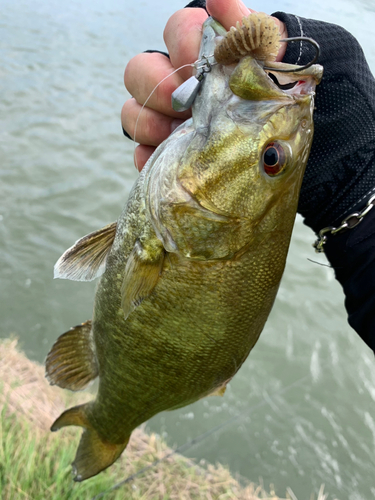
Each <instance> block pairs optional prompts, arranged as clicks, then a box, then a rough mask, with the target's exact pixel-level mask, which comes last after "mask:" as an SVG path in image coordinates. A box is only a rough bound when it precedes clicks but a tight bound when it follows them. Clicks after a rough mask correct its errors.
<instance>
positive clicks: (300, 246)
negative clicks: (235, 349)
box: [0, 0, 375, 500]
mask: <svg viewBox="0 0 375 500" xmlns="http://www.w3.org/2000/svg"><path fill="white" fill-rule="evenodd" d="M2 5H3V8H2V18H1V20H0V54H1V55H0V57H1V64H0V122H1V127H0V158H1V169H0V175H1V179H0V182H1V184H0V190H1V196H0V248H1V253H0V287H1V288H0V290H1V292H0V293H1V295H0V296H1V300H0V314H1V318H2V325H1V334H2V336H4V337H6V336H8V335H9V334H11V333H13V334H15V335H17V336H18V337H19V338H20V342H21V345H22V346H23V348H24V349H25V350H26V352H27V354H28V355H29V356H30V357H31V358H32V359H37V360H39V361H43V359H44V357H45V355H46V353H47V352H48V349H49V347H50V346H51V345H52V343H53V341H54V340H55V339H56V338H57V336H58V335H59V334H60V333H62V332H64V331H66V330H67V329H68V328H69V327H70V326H72V325H75V324H77V323H80V322H82V321H85V320H86V319H88V318H90V317H91V314H92V303H93V295H94V290H95V283H74V282H68V281H61V280H56V281H53V280H52V268H53V264H54V262H55V261H56V260H57V258H58V257H59V256H60V254H61V253H62V251H63V250H65V249H66V248H67V247H68V246H70V245H71V244H72V243H73V242H74V241H75V240H77V239H78V238H79V237H81V236H83V235H84V234H86V233H88V232H90V231H92V230H95V229H97V228H99V227H102V226H103V225H105V224H107V223H109V222H111V221H113V220H116V219H117V217H118V215H119V213H120V211H121V209H122V206H123V204H124V203H125V200H126V198H127V196H128V193H129V190H130V188H131V186H132V184H133V182H134V180H135V179H136V176H137V173H136V171H135V169H134V167H133V165H132V155H133V148H132V144H131V143H130V141H127V140H125V139H124V138H123V137H122V133H121V125H120V111H121V107H122V104H123V102H124V101H125V99H126V98H127V97H128V96H127V93H126V91H125V90H124V87H123V83H122V75H123V70H124V68H125V65H126V62H127V61H128V60H129V59H130V58H131V57H132V56H134V55H135V54H137V53H139V52H141V51H143V50H146V49H148V48H159V49H162V48H163V41H162V30H163V26H164V24H165V22H166V20H167V19H168V17H169V16H170V15H171V14H172V13H173V12H174V10H175V9H177V8H179V7H183V5H184V2H181V1H172V0H168V1H164V2H160V3H159V4H157V3H156V2H152V1H151V0H147V1H142V2H139V3H137V5H134V2H130V1H128V0H123V1H121V2H120V1H119V0H109V1H107V2H105V3H104V2H93V1H90V2H89V1H88V0H82V1H78V0H73V1H70V2H67V3H63V4H62V3H61V2H57V1H50V2H44V1H40V0H28V1H24V0H17V1H16V2H14V1H12V2H11V1H10V0H4V2H3V4H2ZM251 7H253V8H254V9H258V10H262V11H265V12H273V11H276V10H284V11H286V12H293V13H296V14H298V15H301V16H304V17H312V18H316V19H322V20H326V21H329V22H336V23H337V24H341V25H342V26H344V27H346V28H347V29H348V30H349V31H351V32H352V33H353V34H354V35H355V36H356V37H357V38H358V39H359V41H360V43H361V44H362V46H363V48H364V51H365V53H366V56H367V58H368V60H369V63H370V66H371V68H372V70H373V71H375V48H374V44H373V35H374V28H373V26H374V23H375V8H374V3H373V1H372V0H356V1H347V0H344V1H343V0H327V1H325V2H321V1H318V0H311V1H310V2H308V3H305V2H304V3H302V2H297V1H295V0H291V1H286V0H283V1H278V2H276V0H274V1H270V0H268V1H263V2H261V1H260V0H256V1H254V3H253V4H252V5H251ZM313 240H314V235H313V233H312V231H311V230H309V229H308V228H306V227H304V226H303V224H302V221H301V220H300V219H298V220H297V222H296V227H295V231H294V235H293V241H292V246H291V251H290V254H289V258H288V265H287V269H286V271H285V275H284V278H283V281H282V284H281V288H280V292H279V295H278V298H277V301H276V304H275V307H274V309H273V311H272V313H271V316H270V319H269V321H268V323H267V325H266V328H265V330H264V332H263V334H262V336H261V339H260V341H259V343H258V344H257V346H256V347H255V349H254V350H253V352H252V353H251V355H250V357H249V359H248V360H247V362H246V363H245V364H244V366H243V367H242V369H241V370H240V372H239V373H238V374H237V376H236V377H235V379H234V380H233V382H232V383H231V384H230V385H229V387H228V390H227V393H226V395H225V397H224V398H208V399H205V400H203V401H200V402H198V403H196V404H194V405H192V406H189V407H187V408H183V409H181V410H178V411H174V412H169V413H168V412H166V413H163V414H161V415H158V416H156V417H154V418H153V419H152V420H151V421H150V422H149V424H148V426H149V428H150V429H152V430H154V431H156V432H159V433H160V434H163V435H164V436H165V437H166V439H167V441H168V442H169V444H171V445H174V444H177V445H179V444H182V443H184V442H185V441H186V440H187V439H189V438H192V437H195V436H197V435H200V434H201V433H204V432H205V431H207V430H209V429H211V428H212V427H214V426H216V425H220V424H222V423H224V422H227V421H228V420H229V419H230V418H231V417H233V416H236V415H242V416H241V417H240V418H237V419H234V420H232V421H231V422H230V423H228V424H227V425H225V426H224V427H222V428H221V429H220V430H218V431H216V432H215V433H213V434H211V435H210V436H209V437H207V438H206V439H204V440H203V441H201V443H200V444H198V445H196V446H195V447H194V448H192V449H190V450H189V452H188V455H189V456H194V457H197V458H198V459H206V460H208V461H210V462H216V461H220V462H222V463H224V464H227V465H228V466H229V467H230V469H231V470H232V471H233V472H239V473H240V474H242V475H243V476H245V477H248V478H250V479H252V480H254V481H258V478H260V477H261V478H263V482H264V483H265V484H266V485H268V484H269V483H273V484H274V485H275V487H276V490H277V492H279V494H280V495H281V494H283V493H284V491H285V488H286V487H287V486H290V487H291V488H292V489H293V491H294V492H295V494H296V495H297V496H298V498H301V499H303V498H309V495H310V493H311V492H312V491H315V492H316V491H317V490H318V488H319V486H320V484H321V483H325V484H326V490H327V491H328V492H330V493H331V496H330V498H334V496H336V497H337V498H339V499H340V500H347V499H349V500H369V499H371V498H373V497H374V496H375V480H374V470H375V455H374V450H375V420H374V418H375V363H374V357H373V355H372V353H371V352H370V351H369V349H368V348H367V347H366V346H365V345H364V344H363V343H362V341H361V340H360V339H359V338H358V337H357V335H356V334H355V332H353V330H351V328H350V327H349V326H348V324H347V322H346V313H345V310H344V307H343V294H342V290H341V287H340V286H339V284H338V283H336V282H335V280H334V277H333V273H332V271H331V270H330V269H329V268H327V267H323V266H319V265H317V264H314V263H312V262H310V261H309V260H308V259H316V260H319V261H320V262H323V263H324V262H325V261H324V257H321V256H316V255H315V253H314V252H313V249H312V247H311V243H312V242H313ZM298 381H299V382H298ZM296 382H297V383H296ZM293 384H294V385H293ZM77 442H78V439H77Z"/></svg>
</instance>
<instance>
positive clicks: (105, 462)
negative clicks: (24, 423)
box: [51, 403, 130, 482]
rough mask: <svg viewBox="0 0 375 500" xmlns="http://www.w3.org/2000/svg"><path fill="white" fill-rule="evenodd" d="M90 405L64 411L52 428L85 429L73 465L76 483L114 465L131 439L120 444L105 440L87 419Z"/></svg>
mask: <svg viewBox="0 0 375 500" xmlns="http://www.w3.org/2000/svg"><path fill="white" fill-rule="evenodd" d="M89 404H90V403H87V404H84V405H80V406H75V407H73V408H70V409H69V410H66V411H64V413H62V414H61V415H60V416H59V418H58V419H57V420H56V421H55V422H54V423H53V425H52V427H51V431H53V432H54V431H57V430H59V429H61V428H62V427H66V426H69V425H77V426H79V427H83V428H84V431H83V433H82V437H81V441H80V443H79V446H78V449H77V453H76V457H75V459H74V462H73V463H72V467H73V474H74V481H78V482H80V481H84V480H85V479H88V478H90V477H92V476H96V474H99V472H101V471H102V470H104V469H106V468H107V467H109V466H110V465H112V464H113V463H114V462H115V461H116V460H117V459H118V457H119V456H120V455H121V453H122V452H123V451H124V449H125V448H126V446H127V444H128V442H129V438H130V436H129V437H128V438H127V439H126V440H125V441H124V442H123V443H119V444H115V443H109V442H108V441H105V440H103V438H102V437H101V436H100V435H99V433H98V432H97V431H96V430H95V429H94V428H93V426H92V425H91V424H90V422H89V420H88V418H87V415H86V408H87V405H89Z"/></svg>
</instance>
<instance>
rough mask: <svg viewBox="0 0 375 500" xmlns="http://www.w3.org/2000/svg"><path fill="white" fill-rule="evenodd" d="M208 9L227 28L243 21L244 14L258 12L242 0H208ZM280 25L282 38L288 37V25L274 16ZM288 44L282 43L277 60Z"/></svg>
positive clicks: (280, 57)
mask: <svg viewBox="0 0 375 500" xmlns="http://www.w3.org/2000/svg"><path fill="white" fill-rule="evenodd" d="M207 10H208V12H209V14H210V16H212V17H213V18H214V19H216V21H218V22H219V23H220V24H221V25H222V26H224V28H225V29H226V30H229V29H230V27H231V26H235V25H236V23H237V21H240V22H241V21H242V18H243V17H244V16H248V15H249V14H250V13H251V12H256V11H255V10H253V9H248V8H247V7H246V6H245V4H244V3H243V2H242V1H241V0H207ZM273 19H274V21H275V23H276V24H277V25H278V27H279V31H280V35H281V38H287V37H288V33H287V30H286V26H285V24H284V23H283V22H281V21H279V19H276V18H275V17H274V18H273ZM285 50H286V44H285V43H282V44H281V45H280V50H279V53H278V55H277V59H276V60H277V61H281V60H282V59H283V57H284V54H285Z"/></svg>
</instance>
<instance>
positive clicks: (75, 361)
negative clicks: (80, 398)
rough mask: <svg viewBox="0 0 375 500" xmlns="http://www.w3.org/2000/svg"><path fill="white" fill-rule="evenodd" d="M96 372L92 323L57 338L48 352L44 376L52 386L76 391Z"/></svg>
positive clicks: (79, 326) (78, 326) (82, 387)
mask: <svg viewBox="0 0 375 500" xmlns="http://www.w3.org/2000/svg"><path fill="white" fill-rule="evenodd" d="M98 373H99V370H98V363H97V360H96V355H95V347H94V340H93V333H92V324H91V321H86V322H85V323H81V324H80V325H77V326H74V327H73V328H71V329H70V330H68V331H67V332H65V333H63V334H62V335H60V337H59V338H58V339H57V341H56V342H55V344H54V345H53V347H52V349H51V350H50V352H49V353H48V356H47V359H46V377H47V379H48V380H49V383H50V384H51V385H58V386H59V387H62V388H63V389H70V390H71V391H79V390H81V389H84V388H85V387H86V386H87V385H88V384H89V382H90V381H91V380H94V379H95V378H96V377H97V376H98Z"/></svg>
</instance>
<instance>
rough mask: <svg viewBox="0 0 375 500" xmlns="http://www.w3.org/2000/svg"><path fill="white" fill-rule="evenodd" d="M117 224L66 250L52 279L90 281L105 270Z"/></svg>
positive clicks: (86, 237) (106, 227) (114, 223)
mask: <svg viewBox="0 0 375 500" xmlns="http://www.w3.org/2000/svg"><path fill="white" fill-rule="evenodd" d="M116 228H117V222H112V224H108V225H107V226H105V227H103V228H101V229H99V230H98V231H94V232H93V233H90V234H87V235H86V236H84V237H83V238H81V239H79V240H78V241H76V242H75V244H74V245H73V246H72V247H70V248H68V250H66V251H65V252H64V253H63V254H62V256H61V257H60V258H59V260H58V261H57V262H56V264H55V268H54V277H55V278H62V279H69V280H73V281H92V280H93V279H95V278H97V277H98V276H100V275H101V274H103V272H104V270H105V263H106V260H107V256H108V254H109V252H110V250H111V248H112V244H113V241H114V239H115V235H116Z"/></svg>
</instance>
